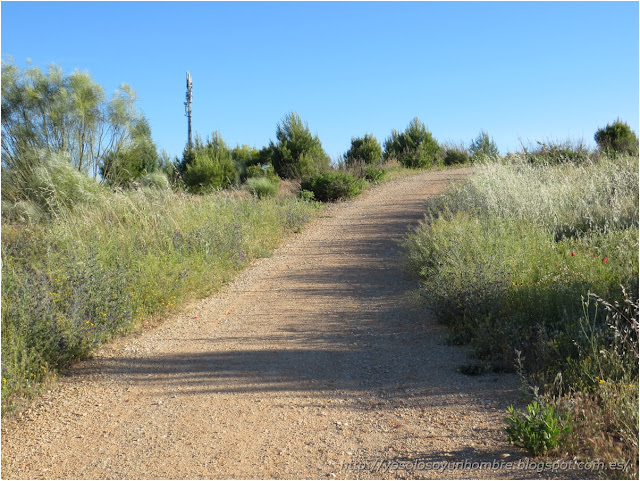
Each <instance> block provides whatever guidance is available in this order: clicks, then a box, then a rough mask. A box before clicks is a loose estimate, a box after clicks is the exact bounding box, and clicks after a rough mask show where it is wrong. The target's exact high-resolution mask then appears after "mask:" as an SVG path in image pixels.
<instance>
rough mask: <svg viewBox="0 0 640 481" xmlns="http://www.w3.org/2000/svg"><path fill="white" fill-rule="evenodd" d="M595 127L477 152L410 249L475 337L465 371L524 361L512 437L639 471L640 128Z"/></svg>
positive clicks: (429, 292)
mask: <svg viewBox="0 0 640 481" xmlns="http://www.w3.org/2000/svg"><path fill="white" fill-rule="evenodd" d="M595 139H596V141H597V142H598V145H599V148H598V149H597V150H596V151H591V152H590V151H588V150H587V149H586V148H584V147H583V146H582V145H580V144H575V143H571V142H566V143H564V144H551V145H546V144H539V146H538V147H536V148H532V149H523V151H522V152H519V153H515V154H509V155H507V156H505V157H502V158H501V157H498V156H497V155H492V156H491V158H489V157H486V156H480V155H474V154H472V155H474V156H476V162H475V165H476V168H475V169H474V173H473V174H472V176H471V177H470V178H469V179H468V180H467V181H466V182H465V183H463V184H461V185H459V186H457V187H456V188H455V189H453V190H451V191H450V192H448V193H447V194H445V195H443V196H442V197H440V198H438V199H436V200H434V202H432V203H431V205H430V207H429V209H428V212H427V214H426V217H425V219H424V221H423V222H422V223H421V224H420V225H419V227H417V228H416V229H415V230H414V231H413V232H412V233H411V234H410V235H409V236H408V239H407V241H406V243H405V249H406V253H407V259H408V263H409V265H410V266H411V268H412V269H413V270H414V271H415V272H416V273H418V274H419V276H420V277H421V279H422V288H421V291H420V292H421V294H422V296H423V298H424V299H425V302H427V306H428V307H429V308H432V309H433V311H434V312H435V313H436V314H437V316H438V317H439V319H440V320H441V322H443V323H444V324H445V325H446V326H447V327H448V330H449V342H451V343H453V344H466V345H469V346H470V347H471V350H472V353H473V357H474V358H475V360H474V361H473V362H472V363H470V364H468V365H465V366H460V371H461V372H462V373H465V374H482V373H485V372H488V371H502V370H508V371H513V370H517V371H518V372H519V373H520V375H521V378H522V380H523V392H526V393H527V395H528V398H529V401H532V402H531V404H529V406H528V407H527V409H526V410H525V412H524V413H519V412H517V411H515V410H513V409H511V410H510V411H509V416H507V421H508V426H507V433H508V439H509V440H510V441H511V442H513V443H514V444H516V445H518V446H522V447H524V448H525V449H527V450H528V452H529V453H530V454H532V455H538V454H545V453H547V452H549V453H551V454H553V453H554V452H556V453H559V452H560V451H558V450H559V449H560V447H562V449H563V450H564V451H563V452H567V451H568V452H569V453H570V454H572V455H578V456H584V457H585V458H586V459H596V458H599V459H604V460H608V461H629V460H630V462H631V471H629V472H627V473H622V474H623V475H624V476H631V477H634V476H636V477H637V460H638V156H637V153H638V150H637V149H638V147H637V145H638V141H637V138H636V136H635V134H634V133H633V132H631V130H630V129H629V127H628V125H626V124H624V123H623V122H621V121H619V120H618V121H616V122H614V123H613V124H611V125H608V126H607V127H605V128H603V129H599V130H598V132H597V133H596V135H595ZM477 140H478V142H476V143H475V144H476V145H479V144H480V143H481V142H480V141H481V140H482V139H481V138H479V139H477ZM483 158H484V160H483ZM553 448H557V451H553ZM607 474H609V475H611V474H612V473H607Z"/></svg>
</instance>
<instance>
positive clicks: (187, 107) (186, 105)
mask: <svg viewBox="0 0 640 481" xmlns="http://www.w3.org/2000/svg"><path fill="white" fill-rule="evenodd" d="M192 89H193V84H192V83H191V74H190V73H189V72H187V101H186V102H185V103H184V110H185V115H186V116H187V119H188V131H189V138H188V141H187V147H188V149H189V150H191V148H192V147H193V144H192V142H191V91H192Z"/></svg>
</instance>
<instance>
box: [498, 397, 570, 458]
mask: <svg viewBox="0 0 640 481" xmlns="http://www.w3.org/2000/svg"><path fill="white" fill-rule="evenodd" d="M507 412H508V414H509V415H508V416H507V417H506V421H507V424H508V425H507V427H506V428H505V430H506V432H507V440H508V441H509V442H510V443H512V444H514V445H516V446H518V447H520V448H524V449H526V450H527V452H528V453H529V454H531V455H533V456H538V455H539V454H544V453H546V452H547V451H549V450H551V449H553V448H555V447H556V446H558V445H560V444H561V443H562V442H564V441H565V440H566V439H567V437H568V436H569V434H570V433H571V421H570V418H569V414H568V413H567V414H566V415H565V416H561V415H560V414H559V413H558V412H557V411H556V410H555V409H553V406H551V405H549V404H542V403H541V402H538V401H533V402H531V404H529V405H528V406H527V412H526V413H522V412H519V411H516V409H515V408H514V407H513V406H509V407H508V408H507Z"/></svg>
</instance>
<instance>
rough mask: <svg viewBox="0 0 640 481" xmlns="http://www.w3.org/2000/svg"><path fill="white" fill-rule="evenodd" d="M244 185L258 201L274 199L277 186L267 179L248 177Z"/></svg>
mask: <svg viewBox="0 0 640 481" xmlns="http://www.w3.org/2000/svg"><path fill="white" fill-rule="evenodd" d="M245 185H246V188H247V190H248V191H249V192H251V194H253V195H255V196H256V197H257V198H258V199H263V198H265V197H274V196H275V195H276V194H277V193H278V184H276V183H275V182H274V181H272V180H270V179H268V178H267V177H249V178H248V179H247V182H246V184H245Z"/></svg>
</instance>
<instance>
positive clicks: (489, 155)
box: [469, 130, 500, 162]
mask: <svg viewBox="0 0 640 481" xmlns="http://www.w3.org/2000/svg"><path fill="white" fill-rule="evenodd" d="M469 153H470V156H471V161H472V162H476V161H478V160H480V159H485V160H496V159H497V158H498V157H499V156H500V152H499V150H498V146H497V145H496V143H495V142H494V141H493V139H492V138H491V137H489V134H488V133H487V132H485V131H484V130H481V131H480V134H478V136H477V137H476V138H475V139H473V140H472V141H471V144H470V145H469Z"/></svg>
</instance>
